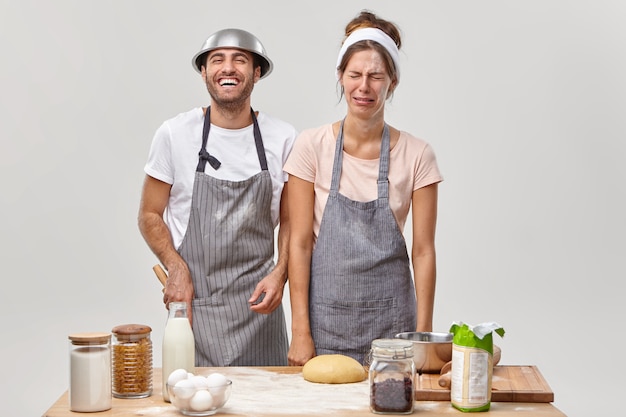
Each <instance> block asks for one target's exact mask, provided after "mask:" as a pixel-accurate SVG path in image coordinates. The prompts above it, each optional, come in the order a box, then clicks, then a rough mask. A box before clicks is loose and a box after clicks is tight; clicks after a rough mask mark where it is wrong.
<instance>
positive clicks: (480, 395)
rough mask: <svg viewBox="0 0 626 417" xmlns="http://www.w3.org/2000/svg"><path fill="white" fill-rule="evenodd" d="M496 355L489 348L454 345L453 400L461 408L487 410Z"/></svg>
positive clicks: (451, 392)
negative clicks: (494, 356)
mask: <svg viewBox="0 0 626 417" xmlns="http://www.w3.org/2000/svg"><path fill="white" fill-rule="evenodd" d="M492 373H493V356H492V355H491V354H490V353H489V352H487V351H486V350H483V349H480V348H476V347H468V346H459V345H455V344H453V345H452V370H451V381H450V384H451V385H450V400H451V402H452V405H453V406H455V407H456V408H458V409H459V410H461V411H483V410H484V411H486V410H488V409H489V405H490V402H491V381H492Z"/></svg>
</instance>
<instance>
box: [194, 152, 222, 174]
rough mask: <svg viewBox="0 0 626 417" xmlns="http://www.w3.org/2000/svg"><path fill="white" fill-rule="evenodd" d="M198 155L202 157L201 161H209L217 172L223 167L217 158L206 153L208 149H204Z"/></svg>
mask: <svg viewBox="0 0 626 417" xmlns="http://www.w3.org/2000/svg"><path fill="white" fill-rule="evenodd" d="M198 155H199V156H200V160H201V161H205V162H206V161H208V162H209V164H210V165H211V166H212V167H213V169H215V170H217V169H218V168H219V167H220V165H222V163H221V162H220V161H218V160H217V158H216V157H214V156H213V155H211V154H210V153H208V152H207V151H206V149H204V148H202V150H201V151H200V152H199V153H198Z"/></svg>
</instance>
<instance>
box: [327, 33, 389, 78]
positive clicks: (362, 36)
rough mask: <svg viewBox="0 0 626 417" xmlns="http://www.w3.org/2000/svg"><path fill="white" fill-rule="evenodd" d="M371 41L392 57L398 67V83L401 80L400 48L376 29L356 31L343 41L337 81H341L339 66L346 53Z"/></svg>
mask: <svg viewBox="0 0 626 417" xmlns="http://www.w3.org/2000/svg"><path fill="white" fill-rule="evenodd" d="M364 40H370V41H375V42H378V43H379V44H381V45H382V46H383V47H384V48H385V49H386V50H387V52H389V55H391V59H393V63H394V65H395V66H396V74H397V76H398V81H399V80H400V53H399V52H398V46H397V45H396V43H395V42H394V40H393V39H391V37H390V36H389V35H387V34H386V33H385V32H383V31H382V30H380V29H375V28H363V29H358V30H355V31H354V32H352V33H351V34H350V36H348V37H347V38H346V40H345V41H343V45H342V46H341V49H340V50H339V56H338V57H337V67H336V70H335V71H336V75H337V79H339V65H341V60H342V59H343V55H344V54H345V53H346V50H347V49H348V48H349V47H350V46H351V45H353V44H355V43H357V42H359V41H364Z"/></svg>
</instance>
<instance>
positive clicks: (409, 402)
mask: <svg viewBox="0 0 626 417" xmlns="http://www.w3.org/2000/svg"><path fill="white" fill-rule="evenodd" d="M370 401H371V406H372V408H373V411H375V412H379V413H408V412H411V411H413V380H412V379H410V378H404V380H403V381H401V380H398V379H386V380H384V381H382V382H375V383H373V384H372V389H371V392H370Z"/></svg>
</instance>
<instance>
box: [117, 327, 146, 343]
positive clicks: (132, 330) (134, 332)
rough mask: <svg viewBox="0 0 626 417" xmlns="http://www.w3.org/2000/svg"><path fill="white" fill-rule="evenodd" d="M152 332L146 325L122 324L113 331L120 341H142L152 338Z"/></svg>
mask: <svg viewBox="0 0 626 417" xmlns="http://www.w3.org/2000/svg"><path fill="white" fill-rule="evenodd" d="M151 331H152V328H151V327H150V326H146V325H145V324H120V325H119V326H115V327H114V328H113V330H111V332H113V334H114V335H115V336H116V337H117V338H118V339H119V340H130V339H142V338H145V337H148V336H150V332H151Z"/></svg>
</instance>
